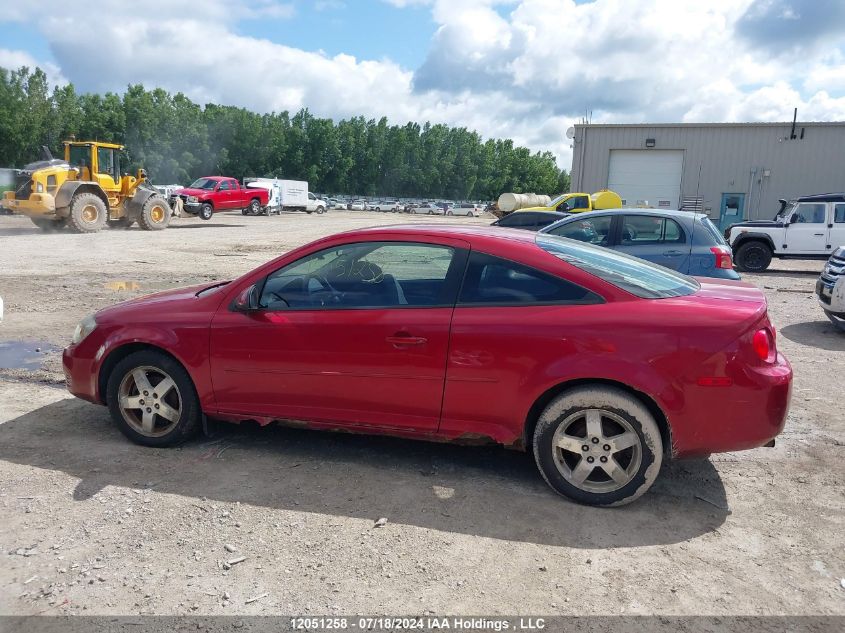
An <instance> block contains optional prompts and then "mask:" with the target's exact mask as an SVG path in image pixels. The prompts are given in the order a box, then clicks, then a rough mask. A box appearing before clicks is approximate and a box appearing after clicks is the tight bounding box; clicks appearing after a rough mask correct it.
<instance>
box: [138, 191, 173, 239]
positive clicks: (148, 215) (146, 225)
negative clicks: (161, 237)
mask: <svg viewBox="0 0 845 633" xmlns="http://www.w3.org/2000/svg"><path fill="white" fill-rule="evenodd" d="M172 215H173V210H172V209H171V208H170V205H169V204H167V200H165V199H164V198H163V197H162V196H150V197H149V198H147V201H146V202H145V203H144V206H143V207H141V212H140V213H139V214H138V224H139V226H140V227H141V228H142V229H144V230H145V231H161V230H163V229H166V228H167V227H168V225H169V224H170V218H171V216H172Z"/></svg>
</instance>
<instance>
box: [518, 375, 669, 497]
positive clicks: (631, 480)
mask: <svg viewBox="0 0 845 633" xmlns="http://www.w3.org/2000/svg"><path fill="white" fill-rule="evenodd" d="M533 443H534V458H535V460H536V462H537V467H538V468H539V469H540V473H541V474H542V475H543V478H544V479H545V480H546V482H548V484H549V485H550V486H551V487H552V488H553V489H554V490H555V491H556V492H557V493H559V494H561V495H563V496H565V497H568V498H570V499H572V500H573V501H577V502H579V503H584V504H587V505H595V506H619V505H624V504H626V503H630V502H631V501H634V500H635V499H637V498H638V497H640V496H641V495H643V494H644V493H645V492H646V491H647V490H648V489H649V488H650V487H651V485H652V484H653V483H654V480H655V479H657V474H658V473H659V472H660V465H661V464H662V462H663V441H662V439H661V436H660V429H659V428H658V427H657V423H656V422H655V420H654V417H653V416H652V415H651V413H649V411H648V409H646V407H645V406H643V404H642V403H641V402H640V401H639V400H637V399H636V398H634V397H632V396H631V395H629V394H627V393H626V392H624V391H622V390H620V389H615V388H613V387H605V386H600V385H596V386H584V387H576V388H573V389H570V390H568V391H565V392H564V393H562V394H561V395H559V396H557V397H556V398H555V399H554V400H552V401H551V403H549V405H548V406H547V407H546V409H545V410H544V411H543V413H542V414H541V415H540V419H539V420H538V422H537V427H536V429H535V431H534V442H533Z"/></svg>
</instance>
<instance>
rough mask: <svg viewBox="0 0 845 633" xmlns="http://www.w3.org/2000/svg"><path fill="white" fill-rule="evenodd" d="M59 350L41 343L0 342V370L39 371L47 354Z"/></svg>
mask: <svg viewBox="0 0 845 633" xmlns="http://www.w3.org/2000/svg"><path fill="white" fill-rule="evenodd" d="M58 350H59V348H58V347H56V346H55V345H50V344H49V343H44V342H42V341H0V369H28V370H30V371H36V370H38V369H41V361H43V360H44V357H45V356H46V355H47V354H50V353H52V352H56V351H58Z"/></svg>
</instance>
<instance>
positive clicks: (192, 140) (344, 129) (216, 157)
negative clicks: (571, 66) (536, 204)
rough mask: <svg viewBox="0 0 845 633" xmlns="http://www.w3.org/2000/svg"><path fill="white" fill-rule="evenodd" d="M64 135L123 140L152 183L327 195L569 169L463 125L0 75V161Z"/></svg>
mask: <svg viewBox="0 0 845 633" xmlns="http://www.w3.org/2000/svg"><path fill="white" fill-rule="evenodd" d="M71 135H74V136H75V137H76V138H78V139H80V140H83V139H84V140H99V141H107V142H114V143H120V144H122V145H125V147H126V149H125V156H124V157H123V159H122V161H121V164H122V165H126V166H127V169H128V170H129V171H133V172H134V171H135V170H136V169H138V168H139V167H144V168H145V169H146V170H147V172H148V173H149V174H150V178H151V180H152V181H153V182H154V183H156V184H171V183H179V184H187V183H189V182H191V181H192V180H194V179H195V178H197V177H200V176H206V175H218V174H219V175H227V176H233V177H235V178H238V179H243V178H245V177H252V176H257V177H268V178H272V177H277V178H288V179H292V180H307V181H308V183H309V188H310V189H311V190H312V191H320V192H326V193H332V194H361V195H368V196H379V195H386V196H399V197H429V198H449V199H455V200H492V199H495V198H497V197H498V196H499V194H501V193H503V192H506V191H513V192H516V193H521V192H537V193H546V194H550V195H553V194H555V193H558V192H562V191H568V190H569V174H568V173H567V172H566V170H562V169H559V168H558V167H557V164H556V161H555V157H554V156H553V155H552V153H551V152H534V153H532V152H531V151H530V150H529V149H527V148H525V147H517V146H514V143H513V141H511V140H507V139H487V140H485V139H483V138H482V137H481V136H480V135H479V134H478V133H477V132H474V131H471V130H467V129H466V128H462V127H449V126H447V125H441V124H435V125H432V124H430V123H424V124H422V125H420V124H419V123H414V122H409V123H406V124H405V125H389V124H388V122H387V119H386V118H384V117H383V118H381V119H379V120H378V121H376V120H375V119H365V118H364V117H353V118H351V119H344V120H341V121H337V122H335V121H333V120H332V119H327V118H320V117H316V116H314V115H313V114H311V113H310V112H309V111H308V109H302V110H300V111H299V112H297V113H295V114H294V115H293V116H291V115H290V113H288V112H279V113H275V112H274V113H270V114H258V113H255V112H251V111H249V110H246V109H244V108H237V107H233V106H222V105H216V104H206V105H205V106H204V107H202V106H200V105H199V104H196V103H194V102H192V101H191V100H190V99H188V98H187V97H186V96H185V95H183V94H182V93H181V92H180V93H176V94H170V93H168V92H167V91H165V90H163V89H161V88H155V89H152V90H147V89H146V88H144V86H142V85H130V86H128V88H127V90H126V92H125V93H123V94H122V95H118V94H114V93H111V92H109V93H106V94H105V95H100V94H89V93H85V94H80V93H78V92H77V91H76V90H75V88H74V86H73V84H67V85H63V86H55V87H53V88H52V90H51V88H50V84H49V82H48V80H47V77H46V75H45V74H44V72H43V71H42V70H41V69H39V68H36V69H35V70H34V71H30V69H28V68H26V67H23V68H20V69H17V70H8V69H5V68H0V166H3V167H5V166H9V167H21V166H23V165H24V164H26V163H29V162H32V161H34V160H36V159H38V158H40V157H41V147H42V146H43V145H46V146H47V147H49V148H51V150H52V152H53V154H54V155H55V156H61V151H62V146H61V142H62V141H63V140H64V139H66V138H69V137H70V136H71Z"/></svg>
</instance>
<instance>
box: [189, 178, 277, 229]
mask: <svg viewBox="0 0 845 633" xmlns="http://www.w3.org/2000/svg"><path fill="white" fill-rule="evenodd" d="M177 196H178V197H180V198H182V202H183V203H184V208H185V211H187V212H188V213H190V214H191V215H197V216H199V217H200V218H202V219H203V220H210V219H211V216H212V215H213V214H214V213H216V212H217V211H233V210H234V211H236V210H248V211H249V212H250V213H252V215H258V213H259V212H260V211H261V210H262V209H263V208H264V207H266V206H267V205H268V204H269V200H270V192H269V191H267V190H266V189H261V188H259V187H242V186H241V183H239V182H238V181H237V180H235V179H234V178H227V177H225V176H203V177H202V178H197V179H196V180H195V181H194V182H193V183H191V186H190V187H185V188H184V189H177V190H176V191H174V192H173V195H172V197H177Z"/></svg>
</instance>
